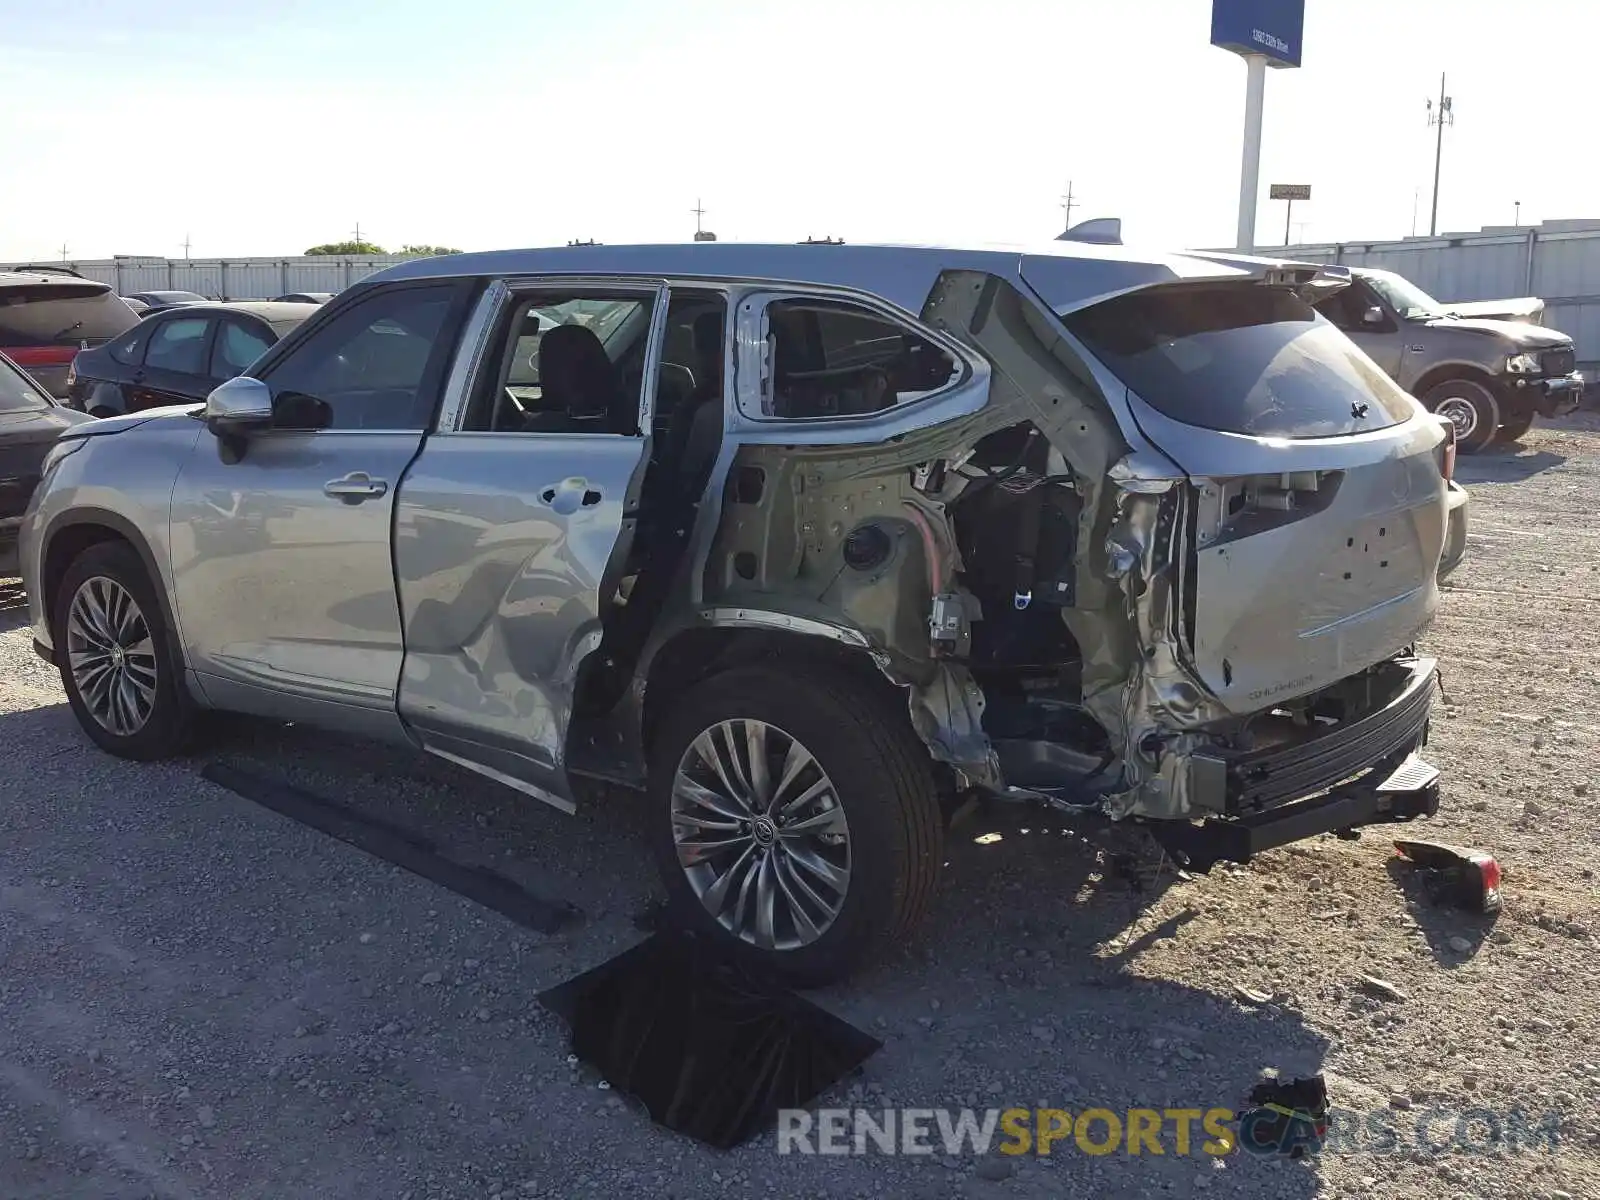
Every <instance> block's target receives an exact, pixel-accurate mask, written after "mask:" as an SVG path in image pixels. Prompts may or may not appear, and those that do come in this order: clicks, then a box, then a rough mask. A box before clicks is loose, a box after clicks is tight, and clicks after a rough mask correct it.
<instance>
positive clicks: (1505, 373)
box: [1318, 267, 1583, 453]
mask: <svg viewBox="0 0 1600 1200" xmlns="http://www.w3.org/2000/svg"><path fill="white" fill-rule="evenodd" d="M1483 307H1485V306H1483V305H1462V306H1460V308H1461V311H1460V312H1457V311H1456V309H1455V308H1454V307H1452V306H1451V305H1449V304H1445V303H1442V302H1440V301H1438V300H1435V299H1434V298H1433V297H1432V296H1430V295H1428V294H1427V293H1426V292H1424V291H1423V290H1422V289H1421V288H1419V287H1417V286H1416V285H1415V284H1414V283H1411V282H1410V281H1409V280H1407V279H1404V278H1402V277H1401V276H1399V275H1396V274H1394V273H1393V272H1391V271H1377V270H1372V269H1370V268H1364V267H1356V268H1354V269H1353V270H1352V271H1351V281H1350V286H1349V287H1348V288H1345V289H1343V290H1342V291H1340V292H1338V293H1336V294H1333V295H1330V296H1329V297H1328V298H1327V299H1325V300H1323V301H1322V302H1321V303H1320V304H1319V305H1318V308H1319V309H1320V311H1321V312H1322V315H1323V316H1325V317H1327V318H1328V320H1330V321H1332V322H1333V323H1334V324H1335V325H1337V326H1338V327H1339V328H1340V329H1342V330H1344V332H1345V334H1346V335H1348V336H1349V337H1350V338H1351V339H1352V340H1353V341H1354V342H1355V343H1356V345H1358V346H1360V347H1361V348H1362V349H1363V350H1365V351H1366V352H1367V354H1368V355H1369V356H1370V357H1371V358H1372V360H1373V361H1374V362H1376V363H1377V364H1378V365H1379V366H1381V367H1382V368H1383V369H1384V370H1385V371H1387V372H1388V373H1389V375H1390V377H1391V378H1393V379H1394V380H1395V381H1396V382H1397V383H1399V384H1400V386H1401V387H1403V388H1405V389H1406V390H1407V391H1408V392H1410V393H1411V394H1412V395H1414V396H1416V397H1417V398H1418V399H1420V400H1421V401H1422V402H1423V404H1424V405H1426V406H1427V407H1428V408H1429V409H1431V410H1432V411H1433V412H1436V413H1438V414H1439V415H1440V416H1442V417H1445V418H1446V419H1447V420H1449V421H1450V423H1451V424H1452V425H1454V426H1455V429H1456V439H1457V442H1458V443H1459V445H1460V447H1461V449H1462V450H1463V451H1465V452H1467V453H1473V452H1476V451H1479V450H1483V449H1485V448H1486V447H1488V446H1490V445H1492V444H1494V443H1495V442H1514V441H1516V440H1517V439H1518V438H1520V437H1521V436H1522V435H1523V434H1525V433H1527V432H1528V429H1529V427H1530V426H1531V425H1532V424H1533V419H1534V417H1535V416H1544V417H1555V416H1560V415H1562V414H1563V413H1569V412H1571V411H1572V410H1573V409H1575V408H1577V407H1578V405H1579V403H1580V402H1581V401H1582V399H1583V376H1582V375H1581V374H1580V373H1579V372H1578V369H1577V354H1576V351H1575V350H1574V348H1573V344H1572V339H1571V338H1570V337H1568V336H1567V335H1566V334H1564V333H1561V332H1559V331H1557V330H1554V329H1546V328H1544V327H1543V326H1541V325H1537V324H1533V323H1529V322H1527V321H1515V320H1498V319H1489V318H1484V317H1476V316H1470V315H1466V314H1467V313H1468V312H1469V311H1471V310H1473V309H1481V308H1483Z"/></svg>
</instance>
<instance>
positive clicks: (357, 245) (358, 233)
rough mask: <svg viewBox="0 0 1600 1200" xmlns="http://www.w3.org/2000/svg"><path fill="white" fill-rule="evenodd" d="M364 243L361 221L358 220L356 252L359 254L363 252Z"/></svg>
mask: <svg viewBox="0 0 1600 1200" xmlns="http://www.w3.org/2000/svg"><path fill="white" fill-rule="evenodd" d="M362 244H363V243H362V241H361V222H360V221H357V222H356V253H357V254H360V253H362V249H361V247H362Z"/></svg>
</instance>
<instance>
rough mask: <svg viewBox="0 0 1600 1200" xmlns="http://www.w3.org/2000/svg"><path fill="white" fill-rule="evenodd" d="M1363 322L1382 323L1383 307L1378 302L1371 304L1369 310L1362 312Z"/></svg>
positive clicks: (1369, 323)
mask: <svg viewBox="0 0 1600 1200" xmlns="http://www.w3.org/2000/svg"><path fill="white" fill-rule="evenodd" d="M1361 323H1362V324H1363V325H1382V324H1383V309H1381V308H1379V307H1378V306H1377V305H1376V304H1373V305H1369V306H1368V308H1367V311H1366V312H1364V313H1362V314H1361Z"/></svg>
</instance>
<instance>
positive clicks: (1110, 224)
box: [1056, 217, 1122, 246]
mask: <svg viewBox="0 0 1600 1200" xmlns="http://www.w3.org/2000/svg"><path fill="white" fill-rule="evenodd" d="M1056 241H1058V242H1091V243H1093V244H1095V245H1097V246H1120V245H1122V218H1120V217H1093V218H1091V219H1090V220H1087V221H1079V222H1078V223H1077V224H1076V225H1074V226H1073V227H1072V228H1071V229H1069V230H1067V231H1066V232H1065V233H1063V234H1060V235H1059V236H1057V238H1056Z"/></svg>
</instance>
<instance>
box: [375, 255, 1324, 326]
mask: <svg viewBox="0 0 1600 1200" xmlns="http://www.w3.org/2000/svg"><path fill="white" fill-rule="evenodd" d="M1284 261H1285V260H1281V259H1266V258H1253V257H1248V256H1245V255H1230V254H1216V253H1211V252H1209V251H1181V252H1176V253H1167V252H1163V251H1149V250H1140V249H1137V248H1134V247H1129V246H1107V245H1097V244H1092V243H1088V242H1060V241H1052V242H1041V243H1038V244H1036V245H1027V246H981V245H974V246H956V245H951V246H894V245H849V244H842V245H818V244H809V245H808V244H760V243H743V242H687V243H678V244H671V245H643V246H602V245H593V246H558V247H551V248H548V249H529V250H491V251H482V252H478V253H473V254H450V255H442V256H438V257H434V258H417V259H412V260H410V261H409V262H404V263H398V264H396V265H395V266H393V267H390V268H388V269H387V270H384V271H380V272H378V273H376V274H374V275H370V276H368V277H367V279H366V280H364V281H363V283H366V284H371V283H375V282H393V281H397V280H407V279H442V278H449V277H451V276H460V275H496V276H498V275H544V274H553V275H564V274H578V275H633V276H645V277H653V276H666V277H674V278H686V277H688V278H702V279H717V280H724V279H726V280H771V281H782V282H785V283H799V284H814V285H820V286H827V287H849V288H855V289H858V290H861V291H864V292H868V293H871V294H873V295H876V296H881V297H883V298H884V299H886V300H889V301H890V302H892V303H894V304H897V305H899V306H900V307H901V308H903V309H905V310H906V311H908V312H912V313H915V312H918V311H920V309H921V308H922V305H923V303H924V302H925V301H926V300H927V298H928V293H929V292H930V290H931V289H932V287H933V284H934V282H935V281H936V280H937V279H938V277H939V275H940V274H941V273H942V272H944V271H951V270H969V271H981V272H985V273H988V274H991V275H998V276H1001V277H1003V278H1007V279H1012V280H1021V279H1023V278H1025V279H1026V281H1027V282H1028V283H1029V284H1031V285H1032V286H1033V287H1034V288H1035V289H1036V290H1037V291H1038V292H1039V293H1040V295H1041V296H1043V297H1044V299H1045V300H1046V301H1047V302H1048V303H1049V304H1050V306H1051V307H1052V308H1054V309H1056V310H1057V311H1065V310H1068V309H1072V308H1081V307H1084V306H1086V305H1088V304H1092V303H1095V302H1097V301H1099V300H1103V299H1108V298H1110V297H1111V296H1114V295H1117V294H1119V293H1121V292H1125V291H1130V290H1133V289H1135V288H1140V287H1146V286H1149V285H1151V284H1156V283H1165V282H1172V281H1176V280H1180V279H1209V278H1219V277H1222V278H1226V277H1233V276H1251V275H1259V274H1261V273H1262V271H1263V270H1265V269H1267V268H1270V267H1275V266H1281V265H1283V263H1284ZM1299 265H1308V266H1314V265H1315V264H1299Z"/></svg>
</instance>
